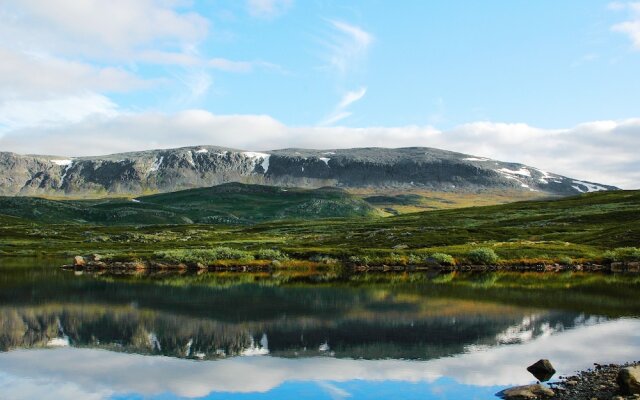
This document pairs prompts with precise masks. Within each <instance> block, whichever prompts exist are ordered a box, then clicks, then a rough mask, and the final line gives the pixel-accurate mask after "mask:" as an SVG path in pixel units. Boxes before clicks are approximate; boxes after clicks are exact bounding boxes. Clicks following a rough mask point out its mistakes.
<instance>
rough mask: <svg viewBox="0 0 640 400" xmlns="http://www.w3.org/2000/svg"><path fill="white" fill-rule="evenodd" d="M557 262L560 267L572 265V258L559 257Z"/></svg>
mask: <svg viewBox="0 0 640 400" xmlns="http://www.w3.org/2000/svg"><path fill="white" fill-rule="evenodd" d="M558 262H559V263H560V264H562V265H573V258H571V257H569V256H563V257H560V260H558Z"/></svg>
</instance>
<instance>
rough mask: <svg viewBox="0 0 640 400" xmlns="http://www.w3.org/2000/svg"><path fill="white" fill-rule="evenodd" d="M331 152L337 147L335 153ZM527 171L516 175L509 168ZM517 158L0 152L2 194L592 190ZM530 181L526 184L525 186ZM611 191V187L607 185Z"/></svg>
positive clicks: (187, 150)
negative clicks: (237, 188)
mask: <svg viewBox="0 0 640 400" xmlns="http://www.w3.org/2000/svg"><path fill="white" fill-rule="evenodd" d="M329 153H332V154H331V155H329ZM514 169H515V170H516V171H527V172H526V173H525V174H522V175H518V180H514V179H513V176H512V175H510V173H506V174H505V172H504V171H505V170H506V171H511V173H513V170H514ZM545 177H547V175H546V173H542V172H541V171H539V170H537V169H535V168H531V167H527V166H525V165H518V164H513V163H502V162H500V161H495V160H494V161H492V162H490V163H488V162H485V160H483V159H480V158H475V157H469V155H465V154H460V153H455V152H450V151H446V150H438V149H433V148H420V147H410V148H400V149H387V148H358V149H334V151H331V152H326V151H323V150H312V149H307V150H305V149H282V150H274V151H268V152H266V153H256V152H246V151H242V150H234V149H229V148H221V147H217V146H196V147H184V148H177V149H162V150H148V151H140V152H135V153H126V154H112V155H106V156H92V157H79V158H75V159H73V160H51V157H50V156H35V155H18V154H15V153H9V152H4V151H0V195H4V196H6V195H18V194H20V195H34V194H57V195H61V196H63V195H76V196H77V195H78V194H92V195H93V194H95V193H96V191H98V192H100V191H101V190H104V191H105V192H107V193H113V194H116V193H121V194H123V193H127V194H136V195H137V194H142V192H143V189H144V190H149V191H154V192H155V191H157V192H168V191H176V190H182V189H190V188H196V187H210V186H213V185H219V184H222V183H227V182H247V183H256V184H261V183H262V184H268V185H275V186H299V187H307V188H316V187H321V186H334V187H354V188H356V187H360V188H380V189H385V190H388V189H391V190H395V189H397V188H408V187H411V188H414V187H417V188H423V189H424V190H445V191H453V192H458V191H459V192H460V193H467V192H468V191H469V190H477V189H480V188H486V189H493V190H505V189H508V190H519V191H522V192H529V190H540V191H542V192H547V193H553V194H559V195H570V194H578V193H580V192H584V191H585V190H587V189H588V188H587V187H586V186H584V185H582V184H576V181H574V180H573V179H570V178H567V177H564V176H560V175H555V174H553V181H554V184H553V185H549V184H548V183H547V181H545V180H544V178H545ZM525 186H527V187H525ZM598 186H601V187H602V188H604V189H606V190H612V189H616V188H615V187H613V186H607V185H601V184H598Z"/></svg>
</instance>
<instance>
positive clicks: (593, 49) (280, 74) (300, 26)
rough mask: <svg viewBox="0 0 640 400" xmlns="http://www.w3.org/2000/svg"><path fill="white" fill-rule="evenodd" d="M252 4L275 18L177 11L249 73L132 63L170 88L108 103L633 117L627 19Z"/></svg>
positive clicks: (429, 6) (527, 118)
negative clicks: (193, 18)
mask: <svg viewBox="0 0 640 400" xmlns="http://www.w3.org/2000/svg"><path fill="white" fill-rule="evenodd" d="M254 3H256V4H258V3H264V4H267V3H272V4H274V6H273V7H275V11H273V12H267V11H264V12H252V11H251V10H252V9H251V2H248V3H245V2H242V1H201V2H197V3H195V4H194V6H193V7H184V8H179V9H178V10H181V11H182V12H183V13H184V12H187V11H188V10H189V11H192V12H196V13H198V14H199V15H201V16H202V17H204V18H206V19H207V20H208V21H209V29H208V30H207V33H206V34H205V35H203V36H202V37H201V38H200V40H199V41H198V42H197V52H198V53H199V55H200V57H202V58H207V59H225V60H229V61H231V62H236V63H245V64H242V65H237V66H235V68H233V67H230V68H229V69H227V70H226V71H225V70H219V69H215V68H209V69H207V68H198V67H191V68H188V67H187V68H185V67H181V66H172V65H153V64H144V63H141V62H137V63H134V64H133V65H126V64H124V65H121V67H122V68H126V69H127V70H129V71H136V72H137V73H138V74H139V75H140V76H141V77H143V78H145V79H158V80H168V82H164V83H163V84H160V85H157V86H154V87H153V88H150V89H149V90H144V91H136V92H133V93H125V94H122V95H114V96H112V98H113V99H116V100H117V102H118V104H119V105H121V106H122V107H124V108H134V109H157V110H161V111H167V112H172V111H179V110H180V109H183V108H202V109H206V110H209V111H211V112H212V113H214V114H266V115H270V116H272V117H274V118H275V119H277V120H279V121H281V122H283V123H285V124H287V125H319V124H323V123H326V122H331V121H329V120H330V119H331V117H332V116H337V114H338V113H336V108H337V106H338V104H339V103H340V102H341V101H342V99H343V98H344V97H345V96H347V95H348V94H349V93H361V92H363V91H365V93H364V94H363V96H362V98H360V99H359V100H357V101H355V102H354V103H352V104H351V105H350V106H349V107H345V110H344V112H348V113H351V115H349V116H347V117H344V118H342V119H339V120H337V121H335V122H334V124H335V123H339V124H341V125H346V126H354V127H361V126H402V125H408V124H417V125H437V126H438V127H439V128H445V129H446V128H450V127H453V126H456V125H459V124H463V123H468V122H473V121H477V120H493V121H501V122H523V123H527V124H530V125H534V126H537V127H540V128H559V127H568V126H573V125H576V124H578V123H582V122H585V121H592V120H602V119H616V120H617V119H626V118H632V117H636V116H637V110H638V106H639V105H640V104H639V102H638V98H637V95H636V93H638V92H640V79H638V78H637V74H638V71H639V70H640V54H638V52H636V51H635V50H636V49H635V48H634V47H633V41H632V40H630V37H629V34H625V33H623V32H618V31H616V30H614V29H612V27H614V26H616V25H617V24H619V23H622V22H624V21H625V20H627V19H629V17H630V16H629V10H620V9H616V7H612V6H611V5H610V2H608V1H587V0H573V1H562V2H557V1H512V2H504V1H495V0H494V1H483V2H477V1H460V0H458V1H418V0H413V1H403V2H400V3H392V2H389V1H383V0H368V1H351V2H346V1H304V2H302V1H298V2H294V1H279V2H278V1H271V2H268V1H261V2H259V1H257V2H254ZM278 4H280V5H278ZM254 7H255V6H254ZM349 29H352V30H353V31H349ZM354 32H355V33H354ZM357 33H360V34H361V36H360V37H358V36H357ZM249 64H251V65H249ZM248 69H250V70H251V71H248ZM185 82H189V83H191V84H192V86H190V85H189V84H185ZM197 83H199V84H200V85H208V86H207V87H206V89H203V87H202V86H199V85H198V84H197ZM192 91H193V92H196V93H193V92H192ZM200 91H202V92H200ZM343 115H346V114H343Z"/></svg>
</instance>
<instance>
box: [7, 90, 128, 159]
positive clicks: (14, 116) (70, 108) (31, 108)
mask: <svg viewBox="0 0 640 400" xmlns="http://www.w3.org/2000/svg"><path fill="white" fill-rule="evenodd" d="M117 108H118V107H117V105H116V104H115V103H113V102H112V101H111V100H109V99H108V98H106V97H104V96H102V95H99V94H96V93H85V94H83V95H77V96H68V97H56V98H52V99H48V100H10V101H5V102H0V133H2V132H3V131H7V130H15V129H23V128H28V127H37V128H38V129H43V128H46V127H54V126H59V125H67V124H74V123H79V122H81V121H83V120H86V119H87V118H93V117H101V118H104V117H114V116H115V115H117V114H118V110H117ZM1 140H2V139H0V141H1ZM43 150H44V149H43Z"/></svg>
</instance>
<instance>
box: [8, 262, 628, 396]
mask: <svg viewBox="0 0 640 400" xmlns="http://www.w3.org/2000/svg"><path fill="white" fill-rule="evenodd" d="M58 264H59V263H56V262H55V261H42V260H40V261H25V260H21V261H15V260H13V261H12V260H6V259H5V260H2V259H0V394H1V396H0V397H2V398H8V399H14V398H15V399H31V398H39V399H49V398H51V399H79V398H83V399H141V398H145V399H147V398H150V399H174V398H213V399H245V398H258V399H287V398H292V399H293V398H296V399H297V398H313V399H342V398H349V399H360V398H379V399H386V398H403V399H412V398H415V399H492V398H494V394H495V393H496V392H498V391H499V390H501V389H503V388H505V387H507V386H513V385H517V384H526V383H530V382H534V381H535V379H534V378H533V377H532V376H531V375H530V374H529V373H528V372H527V371H526V369H525V368H526V366H527V365H529V364H531V363H533V362H535V361H537V360H538V359H540V358H549V359H550V360H551V361H552V362H553V364H554V366H555V367H556V369H557V370H558V372H559V373H558V375H562V374H569V373H572V372H574V371H576V370H579V369H584V368H588V367H590V366H592V363H593V362H599V363H605V362H620V361H630V360H635V359H638V358H639V357H638V355H640V336H639V335H638V334H637V332H640V320H638V319H636V317H638V316H640V300H639V299H638V297H639V296H637V294H639V293H640V292H638V287H640V286H639V285H638V283H637V279H636V278H633V277H612V276H601V277H593V278H592V277H587V278H585V277H584V276H567V275H565V276H563V277H562V278H561V279H559V280H560V282H557V281H556V280H554V279H555V278H553V277H552V278H551V279H552V280H551V281H548V282H542V283H541V284H540V285H538V284H531V285H524V287H523V284H522V279H521V278H513V279H514V282H516V281H517V282H518V283H517V284H515V283H514V284H513V285H510V284H505V277H504V276H498V275H483V276H469V277H461V276H458V277H456V278H455V279H450V278H451V277H444V278H445V279H443V277H435V278H432V277H425V276H419V275H413V276H406V275H404V276H397V275H387V276H381V275H372V276H360V277H356V278H353V277H351V278H349V277H340V278H338V277H336V276H335V275H331V274H327V273H325V274H319V275H313V274H312V275H309V274H304V275H299V276H298V275H290V274H282V273H280V274H275V275H274V274H271V275H269V274H254V275H240V274H231V273H226V274H225V273H218V274H204V275H190V276H187V275H182V276H177V275H153V276H119V277H114V276H106V275H102V276H96V275H78V274H74V273H73V272H65V271H61V270H59V269H57V268H56V265H58ZM507 278H508V277H507ZM545 279H546V280H548V279H549V278H545ZM578 279H590V280H592V282H591V283H589V284H588V285H582V286H579V287H578V288H574V287H568V288H567V287H564V286H571V285H569V284H565V283H566V282H569V283H570V282H573V281H574V280H578ZM532 280H535V279H534V278H532ZM506 281H507V282H508V281H509V279H506ZM534 283H535V282H534ZM550 287H551V289H550Z"/></svg>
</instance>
